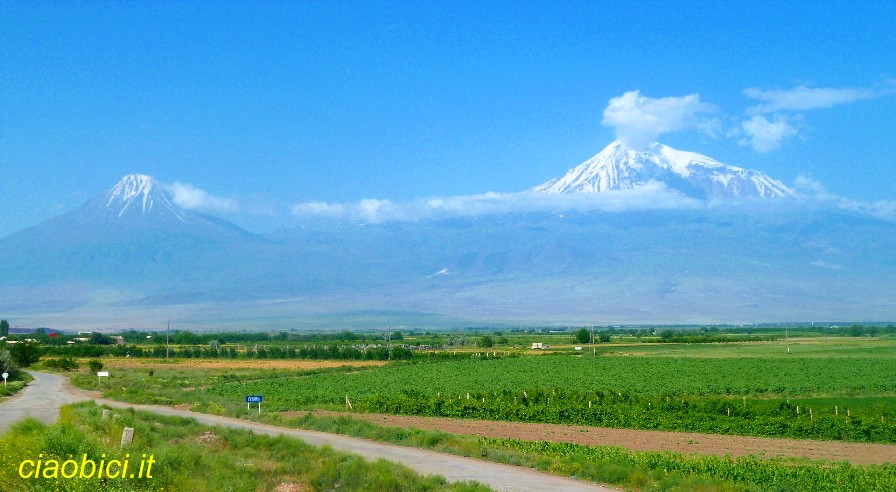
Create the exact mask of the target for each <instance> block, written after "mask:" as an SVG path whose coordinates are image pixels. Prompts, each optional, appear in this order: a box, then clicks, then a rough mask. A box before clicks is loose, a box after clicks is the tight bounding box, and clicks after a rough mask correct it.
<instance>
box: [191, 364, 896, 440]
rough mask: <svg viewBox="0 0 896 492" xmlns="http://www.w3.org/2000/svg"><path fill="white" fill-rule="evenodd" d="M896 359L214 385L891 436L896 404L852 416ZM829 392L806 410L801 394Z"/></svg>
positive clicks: (470, 411) (271, 398) (523, 417)
mask: <svg viewBox="0 0 896 492" xmlns="http://www.w3.org/2000/svg"><path fill="white" fill-rule="evenodd" d="M894 372H896V358H893V359H887V358H849V359H846V358H841V359H837V358H829V359H822V358H777V359H765V358H732V359H711V358H659V357H654V358H649V357H570V356H539V357H520V358H506V359H485V358H468V359H466V360H455V361H447V362H439V363H418V364H401V365H393V366H388V367H383V368H377V369H370V370H364V371H356V372H355V373H353V374H351V375H346V374H341V373H339V372H335V371H330V372H321V373H317V374H310V375H302V376H301V377H289V376H287V375H283V376H282V377H276V378H259V379H255V380H249V381H236V382H234V381H230V382H227V381H225V382H222V383H220V384H215V385H210V386H209V387H207V389H205V390H203V391H202V392H203V393H205V394H209V395H214V396H221V397H226V398H229V399H231V400H232V401H234V402H238V401H239V399H240V398H241V397H242V396H244V395H248V394H263V395H265V402H266V403H267V404H268V408H269V409H270V410H296V409H301V408H308V407H309V406H315V405H342V404H343V403H344V399H345V395H347V394H348V395H350V397H351V401H352V403H353V405H354V408H355V409H358V410H362V411H370V412H385V413H398V414H412V415H431V416H447V417H466V418H479V419H490V420H513V421H524V422H551V423H565V424H578V425H592V426H609V427H622V428H643V429H665V430H679V431H696V432H712V433H724V434H741V435H756V436H779V437H794V438H816V439H838V440H850V441H872V442H892V441H894V440H896V426H894V425H893V421H894V420H896V411H894V409H893V408H892V406H885V407H883V408H872V409H865V410H863V411H862V412H856V409H852V408H850V405H851V403H850V402H851V401H852V396H855V395H863V394H864V395H879V394H890V393H893V392H896V380H894V379H893V378H892V377H891V375H892V374H893V373H894ZM821 394H829V395H832V396H831V397H830V401H828V402H825V403H824V404H822V405H816V406H815V407H814V408H811V407H809V408H807V407H806V406H802V408H800V407H801V405H800V404H799V403H791V402H790V401H789V398H793V397H794V396H797V395H821Z"/></svg>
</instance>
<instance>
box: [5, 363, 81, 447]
mask: <svg viewBox="0 0 896 492" xmlns="http://www.w3.org/2000/svg"><path fill="white" fill-rule="evenodd" d="M28 374H31V375H32V376H34V381H32V382H31V383H29V384H28V386H26V387H25V389H23V390H22V391H19V392H18V393H16V395H15V396H13V397H12V398H10V399H8V400H6V401H5V402H3V404H2V405H0V434H3V433H4V432H6V431H7V429H9V427H10V426H11V425H12V424H14V423H16V422H18V421H20V420H22V419H24V418H25V417H34V418H36V419H37V420H40V421H41V422H44V423H47V424H49V423H52V422H55V421H56V419H57V418H59V407H61V406H62V405H67V404H69V403H74V402H76V401H81V400H86V399H87V398H86V397H85V396H82V395H77V394H74V393H71V392H69V391H66V390H65V388H66V386H67V383H68V380H67V379H66V378H64V377H62V376H58V375H56V374H47V373H44V372H32V371H28Z"/></svg>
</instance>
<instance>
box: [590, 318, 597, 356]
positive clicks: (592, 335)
mask: <svg viewBox="0 0 896 492" xmlns="http://www.w3.org/2000/svg"><path fill="white" fill-rule="evenodd" d="M591 355H597V347H595V346H594V323H591Z"/></svg>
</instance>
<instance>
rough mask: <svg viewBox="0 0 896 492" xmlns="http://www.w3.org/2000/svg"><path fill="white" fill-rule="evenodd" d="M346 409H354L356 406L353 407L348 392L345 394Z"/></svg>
mask: <svg viewBox="0 0 896 492" xmlns="http://www.w3.org/2000/svg"><path fill="white" fill-rule="evenodd" d="M345 409H346V410H354V408H352V402H351V400H349V399H348V393H346V394H345Z"/></svg>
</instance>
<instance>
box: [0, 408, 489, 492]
mask: <svg viewBox="0 0 896 492" xmlns="http://www.w3.org/2000/svg"><path fill="white" fill-rule="evenodd" d="M101 411H102V409H101V408H100V407H98V406H96V405H94V404H92V403H80V404H76V405H71V406H67V407H63V411H62V416H61V418H60V422H59V423H57V424H54V425H51V426H45V425H43V424H40V423H39V422H37V421H35V420H30V419H29V420H26V421H24V422H21V423H19V424H17V425H15V426H14V427H13V428H12V429H11V431H10V432H9V433H7V434H6V435H4V436H2V437H0V490H17V491H66V492H67V491H77V492H81V491H85V492H86V491H91V492H93V491H95V490H105V491H142V490H153V491H181V490H191V491H199V492H202V491H256V490H278V491H298V490H358V491H367V490H394V491H404V490H425V491H428V490H464V491H475V490H488V489H487V488H486V487H484V486H481V485H479V484H475V483H459V484H449V483H447V482H446V481H445V479H443V478H441V477H437V476H428V477H421V476H420V475H418V474H416V473H414V472H413V471H411V470H409V469H408V468H406V467H403V466H401V465H397V464H395V463H390V462H387V461H384V460H379V461H377V462H374V463H371V462H368V461H365V460H364V459H362V458H360V457H358V456H354V455H351V454H347V453H342V452H338V451H334V450H332V449H330V448H327V447H324V448H315V447H311V446H308V445H306V444H304V443H302V442H301V441H298V440H296V439H290V438H285V437H276V438H275V437H269V436H261V435H256V434H253V433H251V432H248V431H243V430H236V429H225V428H220V427H208V426H203V425H199V424H198V423H196V422H195V421H194V420H191V419H182V418H176V417H163V416H158V415H154V414H150V413H146V412H136V411H132V410H113V413H114V416H113V417H112V418H109V419H103V418H102V416H101ZM124 427H133V428H134V429H135V438H134V443H133V444H132V445H131V446H130V447H128V448H122V447H121V446H120V445H119V440H120V437H121V432H122V430H123V428H124ZM126 453H127V455H128V456H130V457H131V458H130V466H131V469H130V470H131V471H132V472H134V471H136V469H137V468H138V462H140V461H142V458H138V457H143V456H152V457H153V458H154V460H155V463H154V465H153V467H152V468H151V471H150V470H147V473H145V475H150V476H151V478H150V476H144V477H142V478H141V477H140V476H139V474H138V476H137V477H136V478H131V477H125V478H121V477H116V478H111V479H109V478H98V477H97V476H92V477H90V478H86V477H85V478H80V477H77V476H76V477H75V478H63V477H62V475H61V474H57V476H56V477H50V478H44V476H43V474H46V473H47V472H46V470H47V467H48V466H50V465H49V460H58V462H59V463H63V462H64V461H65V460H69V459H74V460H76V462H81V460H82V459H88V460H93V461H94V462H95V463H100V462H101V460H103V459H104V457H105V458H106V459H113V458H114V459H119V460H120V459H124V457H125V455H126ZM104 455H105V456H104ZM84 456H86V458H83V457H84ZM38 459H41V460H43V463H44V468H43V470H44V471H43V473H42V474H41V477H40V478H28V479H23V478H21V477H20V476H19V467H20V466H21V464H22V462H23V461H24V460H38ZM141 468H142V467H141ZM29 469H32V470H33V468H32V466H31V465H30V464H28V465H26V466H25V467H24V468H23V470H25V473H26V474H27V473H28V471H29ZM72 470H73V468H71V467H68V472H69V473H70V472H71V471H72ZM112 470H113V471H114V470H115V468H113V469H112ZM65 471H66V467H65V466H63V467H62V469H61V472H63V473H64V472H65ZM51 474H52V472H51Z"/></svg>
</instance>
